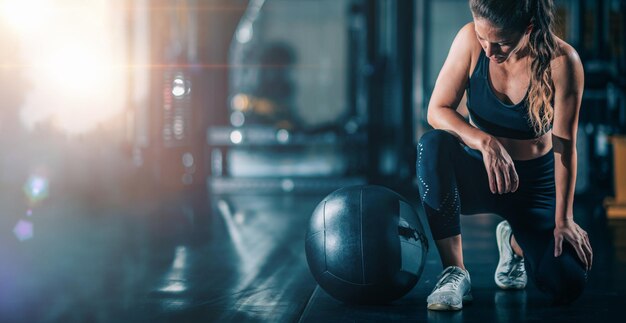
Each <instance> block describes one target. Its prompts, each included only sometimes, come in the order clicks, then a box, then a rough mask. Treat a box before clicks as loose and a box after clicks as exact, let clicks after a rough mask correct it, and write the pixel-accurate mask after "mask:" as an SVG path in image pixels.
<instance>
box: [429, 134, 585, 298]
mask: <svg viewBox="0 0 626 323" xmlns="http://www.w3.org/2000/svg"><path fill="white" fill-rule="evenodd" d="M513 162H514V164H515V170H516V171H517V173H518V176H519V187H518V189H517V191H516V192H514V193H507V194H502V195H500V194H497V193H496V194H493V193H491V191H490V190H489V180H488V177H487V172H486V170H485V166H484V163H483V160H482V155H481V153H480V152H479V151H477V150H474V149H471V148H469V147H467V146H464V145H462V144H461V143H460V141H459V140H458V139H457V138H456V137H455V136H454V135H452V134H450V133H449V132H447V131H444V130H438V129H437V130H431V131H428V132H426V133H425V134H424V135H423V136H422V137H421V138H420V140H419V144H418V147H417V176H418V180H419V184H418V188H419V192H420V198H421V200H422V205H423V206H424V211H425V212H426V215H427V217H428V224H429V226H430V230H431V233H432V235H433V238H434V239H435V240H440V239H444V238H448V237H452V236H455V235H458V234H460V233H461V227H460V214H467V215H469V214H477V213H496V214H498V215H500V216H502V217H503V218H505V219H506V220H507V221H509V223H510V225H511V228H512V230H513V234H514V235H515V240H516V241H517V242H518V244H519V245H520V247H521V248H522V250H523V251H524V260H525V265H526V271H527V272H528V276H529V278H530V279H531V280H532V281H534V282H535V284H536V286H537V287H538V288H539V289H540V290H542V291H544V292H546V293H548V294H549V295H550V296H552V298H553V300H554V301H555V302H558V303H568V302H571V301H573V300H574V299H576V298H577V297H578V296H579V295H580V294H581V292H582V291H583V289H584V286H585V284H586V281H587V273H586V270H585V267H584V265H583V264H582V262H581V261H580V260H579V259H578V256H577V254H576V252H575V250H574V249H573V247H572V246H571V245H570V244H569V243H567V242H563V253H562V255H561V256H559V257H557V258H555V257H554V236H553V230H554V212H555V205H556V193H555V184H554V154H553V153H552V152H549V153H548V154H546V155H544V156H541V157H539V158H536V159H531V160H524V161H521V160H514V161H513Z"/></svg>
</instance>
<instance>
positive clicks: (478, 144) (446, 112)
mask: <svg viewBox="0 0 626 323" xmlns="http://www.w3.org/2000/svg"><path fill="white" fill-rule="evenodd" d="M428 123H429V124H430V125H431V126H432V127H433V128H435V129H442V130H447V131H449V132H451V133H452V134H454V135H455V136H457V137H458V138H459V139H460V140H461V141H462V142H463V143H464V144H465V145H467V146H468V147H470V148H472V149H477V150H481V148H482V147H484V146H485V144H486V143H487V142H488V141H489V140H491V139H493V137H492V136H491V135H489V134H487V133H486V132H484V131H482V130H480V129H478V128H476V127H473V126H472V125H470V124H469V123H468V122H467V121H466V120H465V118H463V116H461V115H460V114H459V113H458V112H456V110H454V109H452V108H444V107H429V108H428Z"/></svg>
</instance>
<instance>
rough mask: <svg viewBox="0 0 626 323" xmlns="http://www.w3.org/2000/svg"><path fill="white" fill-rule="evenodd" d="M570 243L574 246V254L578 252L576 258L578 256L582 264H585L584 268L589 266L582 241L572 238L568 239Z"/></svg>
mask: <svg viewBox="0 0 626 323" xmlns="http://www.w3.org/2000/svg"><path fill="white" fill-rule="evenodd" d="M570 243H571V244H572V246H573V247H574V250H576V254H578V258H580V260H581V261H582V262H583V265H584V266H585V268H589V262H588V261H587V255H586V254H585V251H584V250H583V244H582V241H576V240H574V241H570Z"/></svg>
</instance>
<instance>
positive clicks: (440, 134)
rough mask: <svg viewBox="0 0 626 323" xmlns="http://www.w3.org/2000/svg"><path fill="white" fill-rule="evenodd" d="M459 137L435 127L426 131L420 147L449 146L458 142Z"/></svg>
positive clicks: (420, 141) (420, 140)
mask: <svg viewBox="0 0 626 323" xmlns="http://www.w3.org/2000/svg"><path fill="white" fill-rule="evenodd" d="M458 142H459V141H458V139H457V138H456V137H455V136H454V135H453V134H451V133H449V132H448V131H445V130H441V129H433V130H429V131H427V132H425V133H424V134H423V135H422V136H421V137H420V139H419V144H418V146H419V147H418V148H421V149H428V150H430V149H432V148H441V147H447V146H449V145H452V144H458Z"/></svg>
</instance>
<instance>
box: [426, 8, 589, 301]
mask: <svg viewBox="0 0 626 323" xmlns="http://www.w3.org/2000/svg"><path fill="white" fill-rule="evenodd" d="M469 4H470V9H471V11H472V16H473V18H474V19H473V22H471V23H469V24H467V25H465V26H464V27H463V28H462V29H461V30H460V31H459V33H458V34H457V36H456V38H455V39H454V42H453V44H452V46H451V48H450V52H449V54H448V57H447V59H446V62H445V63H444V65H443V67H442V69H441V72H440V73H439V77H438V79H437V82H436V85H435V89H434V91H433V93H432V97H431V100H430V103H429V106H428V122H429V123H430V124H431V125H432V126H433V127H434V128H435V129H434V130H431V131H429V132H427V133H425V134H424V135H423V136H422V137H421V138H420V141H419V145H418V156H417V174H418V179H419V191H420V195H421V196H420V197H421V199H422V202H423V205H424V209H425V212H426V214H427V216H428V222H429V225H430V228H431V232H432V234H433V238H434V239H435V242H436V245H437V248H438V250H439V253H440V257H441V261H442V264H443V267H444V271H443V273H442V275H441V278H440V279H439V281H438V282H437V284H436V286H435V288H434V290H433V291H432V293H431V294H430V296H428V299H427V302H428V309H431V310H459V309H461V308H462V307H463V302H464V301H470V300H471V298H472V296H471V281H470V275H469V273H468V272H467V271H466V270H465V267H464V265H463V255H462V245H461V235H460V233H461V229H460V226H459V214H460V213H463V214H476V213H485V212H492V213H496V214H499V215H501V216H502V217H504V218H505V219H506V221H504V222H502V223H500V224H499V225H498V227H497V229H496V236H497V243H498V249H499V252H500V261H499V263H498V267H497V269H496V273H495V277H494V279H495V281H496V284H497V285H498V286H499V287H501V288H503V289H521V288H524V287H525V286H526V281H527V273H528V276H529V277H530V278H531V279H532V280H533V281H534V282H535V283H536V285H537V287H538V288H539V289H540V290H542V291H544V292H546V293H548V294H549V295H550V296H551V297H552V299H553V300H554V301H555V302H558V303H568V302H571V301H573V300H574V299H576V298H577V297H578V296H579V295H580V293H581V292H582V290H583V288H584V286H585V284H586V277H587V272H588V271H589V270H590V269H591V263H592V250H591V245H590V243H589V239H588V236H587V233H586V232H585V231H584V230H583V229H581V228H580V227H579V226H578V225H577V224H576V223H575V222H574V220H573V196H574V185H575V181H576V131H577V123H578V115H579V109H580V103H581V98H582V92H583V68H582V64H581V62H580V59H579V57H578V54H577V53H576V51H575V50H574V49H573V48H572V47H571V46H570V45H568V44H567V43H566V42H564V41H563V40H561V39H559V38H558V37H556V36H555V35H554V34H553V32H552V22H553V13H552V10H553V2H552V1H551V0H470V1H469ZM464 92H467V106H468V110H469V114H470V122H469V123H468V122H467V121H466V120H465V119H464V118H463V117H462V116H461V115H460V114H459V113H457V112H456V110H455V109H456V107H457V106H458V104H459V102H460V100H461V98H462V97H463V94H464Z"/></svg>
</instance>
